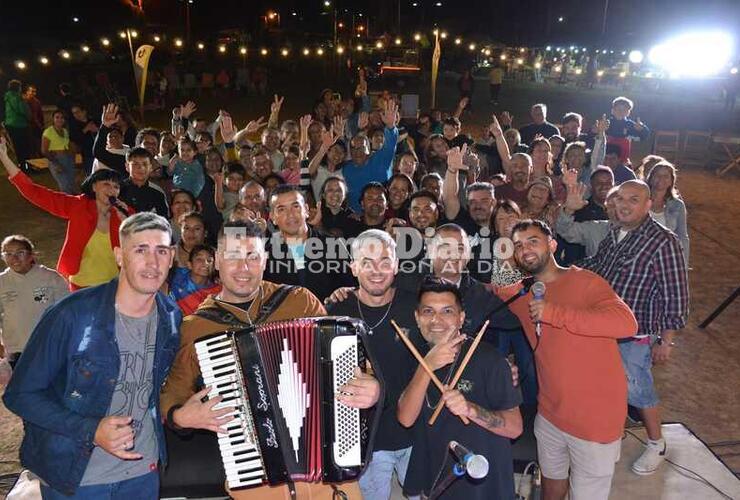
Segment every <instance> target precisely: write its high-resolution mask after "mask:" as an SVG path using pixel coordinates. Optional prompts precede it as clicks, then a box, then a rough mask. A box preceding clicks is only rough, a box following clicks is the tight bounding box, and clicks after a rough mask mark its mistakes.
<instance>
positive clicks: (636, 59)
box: [628, 50, 645, 64]
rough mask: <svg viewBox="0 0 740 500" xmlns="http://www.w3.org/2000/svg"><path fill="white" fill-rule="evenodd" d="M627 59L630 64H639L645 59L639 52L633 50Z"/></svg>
mask: <svg viewBox="0 0 740 500" xmlns="http://www.w3.org/2000/svg"><path fill="white" fill-rule="evenodd" d="M628 58H629V60H630V62H631V63H635V64H640V63H641V62H642V61H643V59H645V55H644V54H643V53H642V52H640V51H639V50H633V51H631V52H630V55H629V56H628Z"/></svg>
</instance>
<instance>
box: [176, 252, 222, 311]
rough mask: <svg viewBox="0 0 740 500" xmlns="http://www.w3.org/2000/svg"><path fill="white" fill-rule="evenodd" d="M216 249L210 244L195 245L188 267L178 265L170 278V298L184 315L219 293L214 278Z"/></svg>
mask: <svg viewBox="0 0 740 500" xmlns="http://www.w3.org/2000/svg"><path fill="white" fill-rule="evenodd" d="M215 258H216V254H215V250H214V249H213V247H210V246H208V245H195V246H194V247H193V249H192V250H191V251H190V255H189V256H188V263H187V267H176V268H175V269H174V270H173V272H172V278H171V280H170V298H172V300H174V301H175V302H177V305H178V306H180V309H181V310H182V314H183V316H187V315H189V314H192V313H193V312H195V310H196V309H197V308H198V306H199V305H200V303H201V302H203V299H205V298H206V296H208V295H210V294H212V293H218V290H219V289H220V287H221V286H220V285H218V284H217V283H216V282H215V280H214V271H215V268H214V261H215Z"/></svg>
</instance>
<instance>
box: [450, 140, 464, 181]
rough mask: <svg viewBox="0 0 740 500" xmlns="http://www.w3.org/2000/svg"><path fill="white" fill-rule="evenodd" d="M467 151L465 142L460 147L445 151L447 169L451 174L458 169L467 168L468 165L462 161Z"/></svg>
mask: <svg viewBox="0 0 740 500" xmlns="http://www.w3.org/2000/svg"><path fill="white" fill-rule="evenodd" d="M467 152H468V145H467V144H463V146H462V149H460V148H458V147H454V148H451V149H449V150H448V151H447V170H449V171H450V172H452V173H453V174H456V173H458V172H459V171H460V170H467V169H468V167H467V166H466V165H465V163H464V158H465V155H466V154H467Z"/></svg>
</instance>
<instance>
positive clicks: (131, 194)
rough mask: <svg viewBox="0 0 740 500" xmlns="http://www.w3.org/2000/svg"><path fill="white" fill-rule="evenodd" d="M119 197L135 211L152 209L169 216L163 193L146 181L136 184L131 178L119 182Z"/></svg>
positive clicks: (163, 215) (158, 213)
mask: <svg viewBox="0 0 740 500" xmlns="http://www.w3.org/2000/svg"><path fill="white" fill-rule="evenodd" d="M119 198H121V200H123V201H124V202H125V203H126V204H127V205H129V206H131V207H132V208H133V209H134V210H136V211H137V212H152V211H153V212H156V213H157V215H161V216H162V217H165V218H166V217H168V216H169V209H168V208H167V200H166V199H165V196H164V193H163V192H162V191H159V190H158V189H156V188H153V187H152V186H150V185H149V184H148V183H147V184H145V185H144V186H137V185H136V184H134V183H133V181H132V180H131V178H128V179H126V180H125V181H123V182H122V183H121V192H120V194H119Z"/></svg>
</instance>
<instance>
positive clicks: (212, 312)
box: [194, 285, 296, 328]
mask: <svg viewBox="0 0 740 500" xmlns="http://www.w3.org/2000/svg"><path fill="white" fill-rule="evenodd" d="M295 288H296V287H295V285H281V286H280V288H278V289H277V290H276V291H275V292H274V293H273V294H272V295H270V296H269V297H268V299H267V300H266V301H265V302H264V303H263V304H262V306H261V307H260V309H259V312H258V313H257V317H256V318H255V319H254V323H255V324H256V323H261V322H263V321H264V320H266V319H267V318H269V317H270V315H271V314H272V313H273V312H275V310H276V309H277V308H278V307H280V304H282V303H283V301H284V300H285V298H286V297H287V296H288V294H289V293H290V292H292V291H293V290H294V289H295ZM194 314H195V315H196V316H198V317H200V318H204V319H207V320H210V321H213V322H215V323H221V324H222V325H227V326H230V327H232V328H246V327H248V326H249V323H245V322H244V321H242V320H240V319H239V318H237V317H236V314H234V313H233V312H231V311H229V310H228V309H226V308H225V307H223V306H222V305H221V304H219V303H218V302H214V303H213V306H211V307H205V308H200V309H198V310H197V311H195V313H194Z"/></svg>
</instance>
